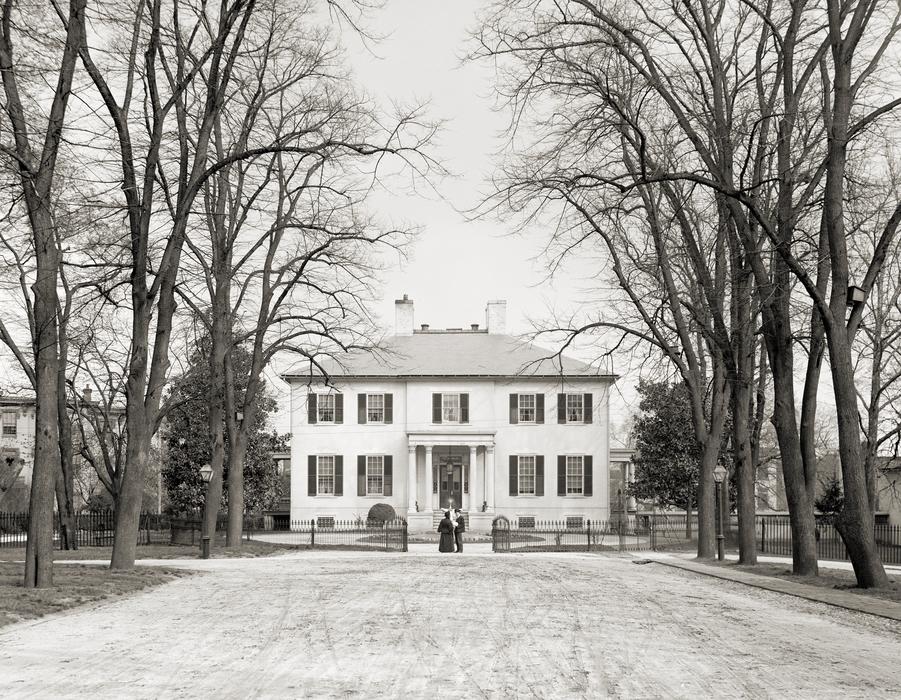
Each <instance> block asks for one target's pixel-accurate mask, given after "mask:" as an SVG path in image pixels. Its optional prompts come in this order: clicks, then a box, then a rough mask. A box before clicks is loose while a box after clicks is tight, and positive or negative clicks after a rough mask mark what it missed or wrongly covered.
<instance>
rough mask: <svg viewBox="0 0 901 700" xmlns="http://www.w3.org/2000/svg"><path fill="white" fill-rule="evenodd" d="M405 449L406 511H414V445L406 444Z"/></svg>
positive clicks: (415, 490) (415, 491) (415, 492)
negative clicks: (406, 450)
mask: <svg viewBox="0 0 901 700" xmlns="http://www.w3.org/2000/svg"><path fill="white" fill-rule="evenodd" d="M407 449H408V450H409V451H408V452H407V513H415V512H416V501H417V495H416V494H417V488H416V445H408V446H407Z"/></svg>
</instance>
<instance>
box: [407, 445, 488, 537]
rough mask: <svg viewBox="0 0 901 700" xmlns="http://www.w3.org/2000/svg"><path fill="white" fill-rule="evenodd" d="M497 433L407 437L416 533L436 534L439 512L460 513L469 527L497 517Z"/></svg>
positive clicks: (411, 509)
mask: <svg viewBox="0 0 901 700" xmlns="http://www.w3.org/2000/svg"><path fill="white" fill-rule="evenodd" d="M494 437H495V434H494V432H478V433H475V432H463V431H460V432H456V431H455V432H448V431H446V430H442V431H427V432H411V433H407V450H408V460H407V479H406V483H407V491H406V492H407V501H408V510H407V519H408V522H409V525H410V529H411V530H414V531H416V530H420V531H422V530H431V529H432V527H433V523H434V519H435V515H436V513H440V512H441V511H442V510H446V509H448V508H460V509H461V510H463V511H465V512H467V513H468V521H469V526H470V527H471V528H480V529H481V528H482V526H483V525H490V523H491V519H492V518H493V517H494V512H495V503H494V493H495V488H494V483H495V458H494V452H495V450H494V447H495V442H494Z"/></svg>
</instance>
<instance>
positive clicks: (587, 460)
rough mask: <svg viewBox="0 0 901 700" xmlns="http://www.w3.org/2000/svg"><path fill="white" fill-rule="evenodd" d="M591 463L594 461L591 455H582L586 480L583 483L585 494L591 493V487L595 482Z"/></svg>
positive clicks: (583, 472)
mask: <svg viewBox="0 0 901 700" xmlns="http://www.w3.org/2000/svg"><path fill="white" fill-rule="evenodd" d="M591 463H592V459H591V455H585V456H584V457H582V474H583V475H584V476H583V479H584V481H583V483H582V495H583V496H590V495H591V489H592V485H593V482H594V478H593V474H592V473H591V471H592V469H591Z"/></svg>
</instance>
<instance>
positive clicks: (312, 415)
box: [307, 392, 317, 425]
mask: <svg viewBox="0 0 901 700" xmlns="http://www.w3.org/2000/svg"><path fill="white" fill-rule="evenodd" d="M316 417H317V416H316V394H314V393H312V392H311V393H309V394H307V423H309V424H310V425H315V424H316Z"/></svg>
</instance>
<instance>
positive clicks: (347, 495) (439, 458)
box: [284, 296, 615, 531]
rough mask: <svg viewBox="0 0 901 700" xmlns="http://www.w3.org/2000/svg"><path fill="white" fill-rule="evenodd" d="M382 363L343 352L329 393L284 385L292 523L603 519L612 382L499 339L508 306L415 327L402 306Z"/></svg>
mask: <svg viewBox="0 0 901 700" xmlns="http://www.w3.org/2000/svg"><path fill="white" fill-rule="evenodd" d="M395 308H396V314H397V320H396V332H395V335H394V336H392V337H391V338H389V339H388V340H387V341H386V344H385V348H384V352H382V353H381V354H380V356H379V357H376V356H374V355H371V354H362V353H361V354H351V355H349V356H348V357H347V358H346V360H345V361H343V362H342V363H341V366H340V367H338V366H337V365H335V366H334V367H331V368H329V373H330V375H331V377H330V380H331V383H330V385H327V384H326V383H325V382H324V381H323V380H322V379H321V378H317V377H315V376H314V377H312V378H311V376H310V374H309V372H308V371H307V372H305V373H303V374H301V373H296V374H292V373H291V372H288V373H286V374H285V375H284V378H285V380H286V381H288V382H289V383H290V385H291V431H292V434H293V439H292V441H291V464H292V469H291V506H290V508H291V511H290V512H291V515H290V518H291V521H292V522H297V521H307V522H309V521H310V520H311V519H315V520H317V521H318V523H319V525H320V526H327V525H328V524H329V523H331V522H334V521H338V520H352V519H356V518H365V517H366V515H367V513H368V511H369V509H370V507H371V506H372V505H374V504H376V503H388V504H390V505H391V506H392V507H393V508H394V509H395V511H396V512H397V514H398V516H400V517H406V518H407V520H408V522H409V526H410V530H411V531H422V530H431V529H433V526H434V522H435V517H436V514H437V513H439V512H440V511H441V510H443V509H446V508H448V507H460V508H462V509H463V510H464V511H465V512H466V513H467V524H468V526H469V528H470V529H473V530H480V531H483V530H487V529H489V528H490V526H491V520H492V519H493V518H494V517H495V516H497V515H504V516H506V517H508V518H509V519H510V520H511V521H513V522H517V521H518V523H519V525H520V526H526V527H527V526H528V525H529V524H530V523H533V522H535V521H536V520H537V521H540V520H552V519H553V520H566V521H568V522H569V523H570V525H571V526H576V527H577V526H579V525H580V524H581V523H582V522H584V520H585V519H592V520H594V519H602V520H603V519H607V518H608V516H609V513H610V505H611V494H610V493H609V488H610V487H609V474H610V459H609V457H610V446H609V437H608V395H609V392H610V388H611V385H612V383H613V381H614V380H615V377H614V376H613V375H610V374H601V373H599V372H598V370H597V369H596V368H594V367H592V366H590V365H587V364H584V363H581V362H577V361H575V360H571V359H568V358H562V360H561V359H560V358H556V359H549V355H551V354H552V353H549V352H548V351H546V350H542V349H540V348H536V347H533V346H531V345H528V344H525V343H523V342H521V341H519V340H518V339H516V338H513V337H511V336H508V335H505V334H504V330H505V315H506V302H504V301H492V302H489V303H488V307H487V311H486V320H487V324H486V325H487V327H486V328H484V329H481V328H479V326H478V325H475V324H474V325H472V326H471V327H470V328H469V329H467V330H463V329H459V328H452V329H447V330H430V329H429V327H428V326H427V325H423V326H422V327H421V328H420V329H414V323H413V302H412V300H409V299H407V297H406V296H404V298H403V299H399V300H398V301H397V302H396V304H395Z"/></svg>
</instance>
